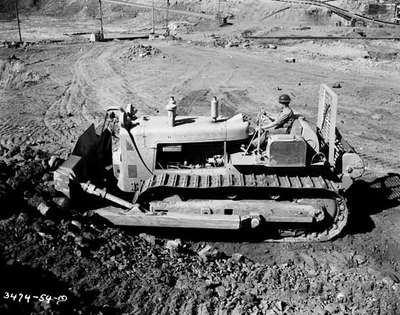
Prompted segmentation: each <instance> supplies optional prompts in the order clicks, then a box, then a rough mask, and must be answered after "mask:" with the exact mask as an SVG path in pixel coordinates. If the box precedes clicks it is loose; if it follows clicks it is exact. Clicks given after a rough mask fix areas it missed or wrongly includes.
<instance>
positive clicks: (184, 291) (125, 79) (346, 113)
mask: <svg viewBox="0 0 400 315" xmlns="http://www.w3.org/2000/svg"><path fill="white" fill-rule="evenodd" d="M28 2H29V1H27V4H26V5H27V6H30V5H31V2H29V3H28ZM94 3H95V2H93V5H92V3H91V4H90V6H89V7H88V8H81V7H79V8H78V7H75V6H74V5H73V3H72V1H65V5H63V6H60V5H59V4H55V3H54V2H52V1H44V2H42V4H45V5H43V7H42V8H41V9H40V10H39V11H35V12H36V13H35V14H29V13H30V12H29V11H26V10H25V11H23V13H24V14H25V16H24V15H23V19H22V20H23V21H22V23H23V25H24V27H25V30H24V33H23V36H27V38H28V40H27V42H25V43H23V44H22V45H19V44H17V43H15V36H14V35H15V34H16V33H15V25H14V24H15V23H14V21H13V20H7V21H1V22H0V23H1V25H2V28H1V30H0V39H1V40H3V41H2V42H1V43H0V205H1V206H0V218H1V220H0V276H1V281H0V290H1V291H0V297H1V300H0V313H1V314H31V313H33V314H326V315H329V314H399V313H400V300H399V298H398V296H399V289H400V260H399V255H400V237H399V235H400V211H399V210H400V207H399V204H400V175H399V173H400V151H399V147H400V129H399V124H398V121H399V118H400V109H399V107H398V103H399V98H400V94H399V91H398V86H399V82H400V76H399V70H400V59H399V54H398V51H399V49H400V46H399V42H398V41H384V40H381V41H373V40H364V39H360V38H359V37H362V36H364V35H366V36H383V35H385V36H388V35H396V34H398V29H396V28H378V27H356V28H351V27H334V26H333V24H334V23H335V21H336V18H332V17H331V16H330V15H329V14H327V12H319V11H318V10H316V11H315V10H314V9H315V8H312V7H310V8H309V7H307V8H304V7H300V6H291V7H290V8H287V9H285V6H287V3H283V4H282V3H278V2H275V1H273V2H268V1H266V2H265V3H264V2H263V3H260V2H259V1H256V0H254V1H249V2H246V3H245V4H241V3H240V1H227V2H224V5H225V6H226V7H225V9H226V10H228V11H229V12H231V13H232V15H233V16H234V17H235V18H234V19H232V22H233V23H232V25H227V26H225V27H222V28H217V26H216V24H215V23H214V24H213V23H211V22H209V21H208V22H207V21H203V20H195V19H193V18H192V17H190V18H187V19H186V18H185V19H184V18H182V17H179V18H178V17H177V16H173V15H172V16H173V17H174V18H175V20H176V21H175V22H174V23H173V25H174V27H173V28H171V30H172V31H174V34H173V35H174V36H170V37H168V38H163V39H156V40H150V41H148V40H137V41H127V40H115V39H114V40H111V39H112V38H113V37H117V34H119V35H121V34H122V35H132V34H135V33H137V32H143V31H145V32H148V31H149V30H150V26H151V25H150V22H149V21H150V15H149V14H148V13H145V12H142V11H140V10H139V11H137V10H131V11H129V12H128V11H124V10H122V9H121V7H117V8H116V7H106V11H105V12H106V14H108V15H109V17H110V18H109V19H108V20H106V22H107V23H106V36H107V35H108V36H109V39H110V40H109V41H107V42H102V43H88V42H87V40H86V39H85V37H79V36H78V37H77V36H71V35H69V36H67V35H64V33H73V32H79V31H82V30H86V31H87V30H89V31H92V30H97V28H98V25H97V24H98V23H97V21H96V20H94V19H92V18H90V17H92V15H95V13H93V12H95V10H94V8H95V7H94ZM174 5H175V4H174ZM180 5H181V7H180V8H181V9H182V8H183V9H188V8H189V9H190V10H194V11H198V12H200V11H204V12H206V13H212V12H214V11H215V9H216V8H215V1H214V2H213V1H211V0H210V1H202V3H201V4H199V3H198V2H197V1H186V2H185V3H183V4H180ZM350 7H352V6H351V5H350ZM352 8H353V9H357V8H354V6H353V7H352ZM92 11H93V12H92ZM228 11H227V12H228ZM57 12H58V13H60V12H62V14H67V15H68V16H69V19H65V18H63V19H60V16H61V15H60V14H59V15H57V14H58V13H57ZM76 12H78V13H76ZM50 13H51V16H48V15H45V16H44V15H43V14H50ZM124 14H126V15H127V16H129V19H126V16H125V19H124V16H123V15H124ZM82 17H84V18H82ZM72 18H73V19H74V23H71V20H70V19H72ZM158 18H159V19H158V24H157V30H161V28H162V25H163V22H164V21H163V19H162V18H161V17H160V15H159V16H158ZM178 22H179V23H178ZM178 25H180V26H179V27H178ZM181 25H184V27H183V26H181ZM361 33H362V34H364V35H361ZM302 34H303V35H304V34H306V35H327V34H330V35H335V36H337V35H349V36H351V37H354V39H353V40H341V41H332V40H328V39H326V40H319V41H311V40H296V41H292V40H290V41H288V40H286V41H285V40H250V39H248V38H244V37H243V35H302ZM13 36H14V37H13ZM54 39H57V40H61V41H53V40H54ZM13 41H14V43H13ZM321 83H326V84H328V85H329V86H331V87H332V88H334V90H335V92H336V93H337V94H338V97H339V113H338V115H339V120H338V127H339V129H340V130H341V132H342V133H343V135H344V136H345V138H346V139H347V140H349V142H350V143H351V144H352V145H354V147H355V148H356V150H357V151H358V152H360V154H361V155H362V157H363V158H364V160H365V162H366V166H367V173H366V175H365V176H364V177H363V178H361V179H360V180H359V181H358V182H357V183H356V185H355V186H354V188H353V189H352V191H351V193H350V194H349V196H348V202H349V208H350V210H351V220H350V223H349V226H348V228H347V230H346V231H345V233H344V234H343V235H342V236H341V237H339V238H338V239H336V240H334V241H332V242H328V243H321V244H273V243H263V242H262V241H260V240H258V239H252V238H251V237H249V236H247V235H240V234H227V233H222V232H216V233H209V232H208V231H207V232H198V231H183V232H182V231H181V232H179V231H171V230H169V231H149V230H137V229H119V228H115V227H111V226H109V225H108V224H106V223H105V222H104V221H102V220H101V219H100V218H98V217H97V216H96V215H94V214H93V213H91V211H90V210H91V209H93V208H94V207H95V206H94V205H95V204H96V202H95V200H87V201H86V202H81V203H77V202H75V203H74V202H72V203H70V202H68V201H67V200H66V199H65V198H63V196H61V195H60V194H59V193H57V192H56V191H55V190H54V185H53V181H52V171H54V169H55V168H56V167H57V166H58V165H59V164H60V163H61V161H62V160H63V159H64V158H65V157H66V156H67V155H68V154H69V153H70V152H71V150H72V147H73V144H74V142H75V141H76V139H77V137H78V136H79V135H80V134H81V133H82V132H83V131H84V130H85V129H86V128H87V127H88V126H89V125H90V124H91V123H99V122H101V121H102V119H103V117H104V116H103V114H104V110H105V109H106V108H108V107H111V106H114V107H121V106H125V105H126V104H127V103H133V104H134V105H135V107H136V108H137V109H138V110H139V114H148V115H154V114H161V115H163V114H164V111H165V105H166V102H167V101H168V98H169V96H171V95H174V96H175V99H176V100H177V105H178V114H180V115H197V114H201V115H205V114H208V112H209V106H210V99H211V97H212V96H214V95H216V96H218V98H219V100H220V104H221V105H222V108H221V110H222V114H223V115H226V116H230V115H233V114H235V113H237V112H244V113H246V114H248V115H249V116H250V117H252V116H255V115H256V114H257V112H258V111H259V110H260V108H263V109H266V110H269V111H274V106H273V104H274V103H275V102H276V98H277V96H278V95H279V94H281V93H288V94H289V95H290V96H291V97H292V99H293V107H294V109H295V111H296V112H299V113H301V114H303V115H304V116H306V118H308V119H309V120H310V121H311V122H313V121H315V119H316V113H317V99H318V88H319V85H320V84H321ZM87 210H89V211H87Z"/></svg>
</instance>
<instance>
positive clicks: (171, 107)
mask: <svg viewBox="0 0 400 315" xmlns="http://www.w3.org/2000/svg"><path fill="white" fill-rule="evenodd" d="M166 109H167V111H168V125H169V126H171V127H174V126H175V118H176V102H175V99H174V97H173V96H171V97H170V98H169V102H168V104H167V106H166Z"/></svg>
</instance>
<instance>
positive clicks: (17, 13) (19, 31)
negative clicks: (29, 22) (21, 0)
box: [15, 0, 22, 43]
mask: <svg viewBox="0 0 400 315" xmlns="http://www.w3.org/2000/svg"><path fill="white" fill-rule="evenodd" d="M15 13H16V15H17V23H18V34H19V42H20V43H22V36H21V25H20V22H19V11H18V0H15Z"/></svg>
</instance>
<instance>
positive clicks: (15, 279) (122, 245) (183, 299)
mask: <svg viewBox="0 0 400 315" xmlns="http://www.w3.org/2000/svg"><path fill="white" fill-rule="evenodd" d="M2 151H3V152H2V153H3V154H2V157H1V158H0V180H1V183H2V186H1V195H0V199H1V203H2V204H3V205H5V206H3V207H2V213H1V215H2V220H1V221H0V240H1V242H0V244H1V247H0V255H1V256H0V257H1V264H0V269H1V274H2V282H1V285H0V287H1V289H2V295H3V296H2V301H1V303H0V310H1V313H2V314H17V313H18V314H24V313H27V312H32V311H33V312H34V313H40V314H115V313H118V314H122V313H124V314H172V313H173V314H193V313H195V314H398V313H399V312H400V301H399V299H398V294H399V290H400V284H399V281H400V279H399V276H398V273H397V272H396V270H398V267H399V266H398V261H396V260H395V261H392V268H391V269H390V270H389V271H388V270H387V269H386V271H385V268H384V265H385V263H388V262H387V261H382V260H381V261H379V258H378V257H379V254H378V251H381V250H382V248H378V246H379V245H381V246H383V247H386V248H387V247H388V246H389V245H390V244H389V243H388V242H383V243H381V244H379V243H380V242H382V241H379V240H373V243H374V244H375V245H374V246H375V248H373V249H371V248H370V246H372V244H370V246H368V247H367V248H369V250H370V251H372V253H371V255H369V253H368V250H367V249H364V251H361V249H362V248H361V246H359V244H358V245H357V242H358V241H357V240H356V238H353V240H352V241H350V242H351V243H353V246H351V245H350V244H351V243H350V244H349V243H348V241H349V240H351V238H350V237H349V236H348V237H347V238H348V239H347V240H346V242H345V243H347V245H345V246H342V245H343V244H341V243H343V240H338V241H336V242H333V243H331V244H325V245H322V246H315V247H314V245H311V244H308V245H307V244H302V245H297V246H288V247H287V253H286V255H283V254H280V255H276V256H275V257H274V258H273V259H272V260H270V261H269V262H267V263H266V262H259V261H258V260H260V259H259V258H257V257H250V258H249V257H248V256H246V255H243V254H241V253H240V252H234V253H229V254H226V253H224V252H223V251H222V250H221V249H220V248H221V246H220V248H219V247H218V245H217V244H210V243H207V242H198V241H193V240H190V239H187V238H186V239H183V240H182V239H179V238H177V239H167V238H165V237H159V236H157V237H156V236H153V235H150V234H145V233H138V232H135V231H132V230H125V231H124V230H119V229H116V228H112V227H109V226H107V225H106V224H104V222H102V221H101V220H100V219H99V218H97V217H96V216H95V215H93V214H91V212H90V211H89V212H85V213H82V212H81V211H78V210H77V209H76V208H74V205H71V206H70V208H69V209H68V211H66V210H65V207H66V205H65V203H63V202H62V201H63V200H64V199H63V198H62V197H60V196H59V195H58V194H57V193H56V192H55V190H54V187H53V184H52V178H51V171H52V170H54V168H55V167H57V165H58V164H59V162H60V160H58V159H55V158H54V157H53V158H52V157H50V156H49V155H48V154H46V153H44V152H42V151H40V150H34V149H32V148H30V147H29V146H26V147H23V148H18V147H15V148H13V149H11V150H7V149H3V150H2ZM7 210H8V211H7ZM364 240H365V238H364ZM259 246H263V248H264V254H265V255H266V256H269V255H270V254H269V251H275V250H277V249H278V248H277V245H273V244H271V245H268V246H266V245H265V244H264V245H263V244H261V245H259ZM392 246H393V245H392ZM279 247H280V249H279V250H282V249H283V246H279ZM296 247H297V248H296ZM351 247H353V248H351ZM349 249H350V250H349ZM392 250H393V249H392ZM383 251H384V250H383ZM385 255H387V253H386V254H383V256H382V253H381V258H382V257H384V256H385ZM393 258H396V257H393ZM261 260H262V259H261ZM279 260H280V261H279ZM377 267H378V268H377ZM386 268H387V266H386ZM34 296H37V297H38V298H37V299H35V298H34ZM41 299H42V300H41Z"/></svg>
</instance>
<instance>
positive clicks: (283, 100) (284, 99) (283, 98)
mask: <svg viewBox="0 0 400 315" xmlns="http://www.w3.org/2000/svg"><path fill="white" fill-rule="evenodd" d="M290 101H291V99H290V96H289V95H287V94H282V95H280V96H279V103H282V104H289V103H290Z"/></svg>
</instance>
